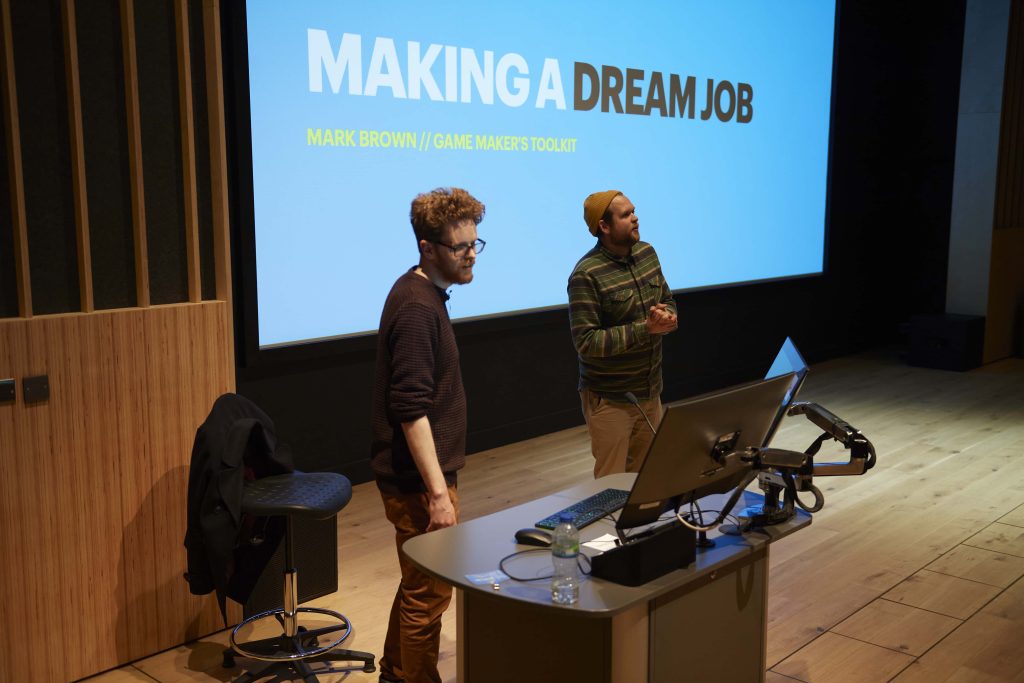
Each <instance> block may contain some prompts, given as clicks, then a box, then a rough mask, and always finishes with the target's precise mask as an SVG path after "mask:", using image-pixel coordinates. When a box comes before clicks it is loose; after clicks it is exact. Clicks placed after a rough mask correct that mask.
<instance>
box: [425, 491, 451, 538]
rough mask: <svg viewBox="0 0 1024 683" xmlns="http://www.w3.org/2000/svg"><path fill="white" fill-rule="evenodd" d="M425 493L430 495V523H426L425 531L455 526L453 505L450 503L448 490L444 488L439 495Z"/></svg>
mask: <svg viewBox="0 0 1024 683" xmlns="http://www.w3.org/2000/svg"><path fill="white" fill-rule="evenodd" d="M427 495H428V496H429V497H430V502H429V504H428V510H429V512H430V524H428V525H427V531H433V530H434V529H444V528H445V527H449V526H455V506H453V505H452V499H451V496H449V495H448V490H447V489H445V491H444V492H443V493H442V494H441V495H439V496H435V495H433V494H427Z"/></svg>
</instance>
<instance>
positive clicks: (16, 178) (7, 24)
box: [0, 0, 32, 318]
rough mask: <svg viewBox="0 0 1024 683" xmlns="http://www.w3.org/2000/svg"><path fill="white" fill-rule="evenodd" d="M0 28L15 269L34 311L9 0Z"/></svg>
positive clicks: (21, 308) (2, 4) (2, 7)
mask: <svg viewBox="0 0 1024 683" xmlns="http://www.w3.org/2000/svg"><path fill="white" fill-rule="evenodd" d="M0 32H2V33H3V41H2V45H0V47H2V48H3V69H4V72H3V74H2V78H0V82H2V83H3V106H4V109H5V110H6V119H7V126H6V130H5V131H4V135H6V136H7V163H8V173H9V175H10V183H11V213H12V216H11V227H12V228H13V233H14V245H13V247H14V269H15V271H16V278H17V287H18V314H19V315H20V316H21V317H23V318H28V317H30V316H31V315H32V284H31V282H30V278H29V267H28V228H27V227H26V225H25V186H24V182H25V180H24V174H23V173H22V165H21V133H20V126H19V124H18V93H17V89H16V88H15V84H14V29H13V27H12V26H11V3H10V0H0Z"/></svg>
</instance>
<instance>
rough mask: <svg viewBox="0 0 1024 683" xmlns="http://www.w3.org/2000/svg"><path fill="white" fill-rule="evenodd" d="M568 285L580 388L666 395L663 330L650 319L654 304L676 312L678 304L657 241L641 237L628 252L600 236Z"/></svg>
mask: <svg viewBox="0 0 1024 683" xmlns="http://www.w3.org/2000/svg"><path fill="white" fill-rule="evenodd" d="M568 289H569V325H570V327H571V329H572V341H573V344H574V345H575V346H576V352H577V353H578V354H579V361H580V383H579V388H580V389H581V390H582V389H584V388H586V389H590V390H591V391H593V392H595V393H597V394H601V395H603V396H605V397H607V398H609V399H611V400H618V401H625V400H626V399H625V398H623V397H622V394H624V393H625V392H627V391H631V392H633V393H634V394H636V396H637V398H639V399H647V398H651V397H653V396H658V395H660V394H661V384H662V383H661V335H651V334H648V332H647V327H646V326H645V324H644V321H645V320H646V319H647V313H648V310H649V309H650V307H651V306H653V305H654V304H656V303H665V304H668V307H669V310H671V311H672V312H673V313H675V312H676V304H675V301H674V300H673V299H672V290H671V289H669V286H668V283H667V282H665V276H664V275H662V273H661V263H660V262H659V261H658V254H657V253H655V251H654V247H652V246H651V245H650V244H647V243H646V242H637V243H636V244H634V245H633V248H632V250H631V251H630V255H629V256H628V257H625V258H623V257H620V256H615V255H614V254H612V253H610V252H609V251H607V250H606V249H604V247H602V246H601V243H600V242H598V244H597V245H596V246H595V247H594V248H593V249H591V250H590V251H588V252H587V253H586V254H584V256H583V258H581V259H580V260H579V262H578V263H577V264H576V267H575V268H573V271H572V275H571V276H569V287H568Z"/></svg>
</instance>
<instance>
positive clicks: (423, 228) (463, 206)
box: [409, 187, 485, 243]
mask: <svg viewBox="0 0 1024 683" xmlns="http://www.w3.org/2000/svg"><path fill="white" fill-rule="evenodd" d="M484 210H485V209H484V205H483V204H482V203H480V201H479V200H477V199H476V197H474V196H473V195H471V194H470V193H468V192H466V191H465V190H463V189H462V188H459V187H439V188H437V189H436V190H432V191H430V192H424V193H423V194H420V195H417V196H416V199H414V200H412V208H411V209H410V210H409V221H410V222H411V223H412V229H413V232H415V233H416V241H417V243H418V242H419V241H420V240H426V241H428V242H436V241H437V240H439V239H441V237H442V234H441V233H442V231H443V230H444V229H445V227H447V226H448V225H451V224H452V223H456V222H461V221H464V220H471V221H473V222H474V223H476V224H477V225H480V221H482V220H483V219H484Z"/></svg>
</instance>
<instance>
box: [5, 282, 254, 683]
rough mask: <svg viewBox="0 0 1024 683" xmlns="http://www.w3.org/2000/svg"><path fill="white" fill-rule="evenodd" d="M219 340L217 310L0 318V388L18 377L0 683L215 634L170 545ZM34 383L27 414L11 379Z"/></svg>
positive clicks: (215, 376)
mask: <svg viewBox="0 0 1024 683" xmlns="http://www.w3.org/2000/svg"><path fill="white" fill-rule="evenodd" d="M230 339H231V333H230V328H229V311H228V308H227V305H226V304H225V303H223V302H206V303H199V304H180V305H172V306H158V307H152V308H149V309H128V310H120V311H104V312H97V313H92V314H66V315H56V316H39V317H36V318H32V319H27V320H25V319H12V320H2V321H0V376H2V377H16V378H18V380H19V387H18V390H19V398H18V400H17V402H16V403H14V404H4V405H0V487H2V488H0V491H2V493H3V495H2V501H0V505H2V508H0V511H2V513H3V515H2V519H0V534H2V535H0V544H2V547H4V548H5V556H6V558H7V563H6V565H5V568H4V572H3V578H2V580H0V581H2V583H0V587H2V588H3V591H4V595H3V610H4V613H3V623H4V624H5V629H4V631H5V633H4V636H3V638H2V640H0V671H2V672H3V676H2V678H3V679H4V680H32V681H67V680H72V679H76V678H80V677H83V676H87V675H90V674H93V673H96V672H99V671H103V670H104V669H108V668H110V667H113V666H116V665H118V664H122V663H124V662H128V661H131V660H133V659H137V658H139V657H142V656H145V655H148V654H152V653H154V652H157V651H159V650H162V649H166V648H169V647H173V646H175V645H178V644H180V643H182V642H185V641H187V640H190V639H192V638H195V637H197V636H199V635H203V634H206V633H210V632H212V631H215V630H217V629H218V628H220V627H221V626H222V623H221V622H220V615H219V612H218V611H217V608H216V601H215V600H214V599H213V598H212V596H204V597H195V596H192V595H190V594H189V592H188V585H187V584H186V583H185V581H184V579H183V578H182V574H183V572H184V570H185V566H186V563H185V551H184V546H183V545H182V541H183V538H184V535H185V524H186V501H187V482H188V465H189V456H190V454H191V448H192V440H193V437H194V435H195V430H196V427H197V426H198V425H199V423H201V422H202V420H203V419H204V418H205V416H206V414H207V412H208V411H209V408H210V406H211V405H212V403H213V400H214V399H215V398H216V397H217V396H218V395H220V394H221V393H223V392H225V391H231V390H232V389H233V383H234V381H233V367H234V366H233V363H232V357H231V342H230ZM43 373H45V374H47V375H48V376H49V378H50V382H49V383H50V398H49V399H48V400H47V401H44V402H40V403H38V404H33V405H26V404H25V403H24V400H23V397H22V396H21V383H20V380H21V378H23V377H25V376H27V375H31V374H43ZM239 615H240V609H233V610H232V613H231V617H232V618H233V619H234V620H237V619H238V618H239ZM56 643H62V645H61V646H60V651H61V654H60V656H54V655H53V648H54V645H55V644H56ZM30 664H31V667H32V668H31V671H30V670H29V665H30Z"/></svg>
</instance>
